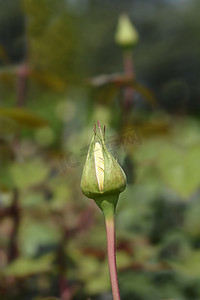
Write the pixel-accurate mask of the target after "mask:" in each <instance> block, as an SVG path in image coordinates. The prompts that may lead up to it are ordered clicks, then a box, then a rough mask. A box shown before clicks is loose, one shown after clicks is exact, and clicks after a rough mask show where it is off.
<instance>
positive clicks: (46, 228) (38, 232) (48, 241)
mask: <svg viewBox="0 0 200 300" xmlns="http://www.w3.org/2000/svg"><path fill="white" fill-rule="evenodd" d="M59 239H60V232H59V231H58V229H57V227H56V226H53V225H52V224H48V223H45V221H38V220H37V222H36V221H35V220H31V219H30V218H26V219H25V220H22V221H21V225H20V231H19V248H20V251H21V253H22V254H23V255H25V256H29V257H30V256H35V255H37V254H38V251H39V249H40V247H48V246H51V245H55V244H56V243H58V241H59Z"/></svg>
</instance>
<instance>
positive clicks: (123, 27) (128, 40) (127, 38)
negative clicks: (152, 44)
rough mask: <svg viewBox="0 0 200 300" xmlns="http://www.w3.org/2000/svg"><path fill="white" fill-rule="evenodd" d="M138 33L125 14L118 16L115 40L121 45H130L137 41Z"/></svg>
mask: <svg viewBox="0 0 200 300" xmlns="http://www.w3.org/2000/svg"><path fill="white" fill-rule="evenodd" d="M138 39H139V37H138V33H137V30H136V29H135V27H134V26H133V24H132V23H131V21H130V19H129V18H128V16H127V15H125V14H123V15H121V16H120V17H119V21H118V26H117V31H116V34H115V41H116V43H117V44H118V45H120V46H122V47H131V46H134V45H135V44H137V42H138Z"/></svg>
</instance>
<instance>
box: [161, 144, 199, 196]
mask: <svg viewBox="0 0 200 300" xmlns="http://www.w3.org/2000/svg"><path fill="white" fill-rule="evenodd" d="M199 153H200V146H199V145H198V146H194V147H192V148H191V149H189V150H180V149H177V147H173V146H166V147H165V149H164V150H163V151H161V152H160V155H158V168H159V169H160V172H161V176H162V177H163V179H164V181H165V183H166V184H167V185H168V186H169V187H171V188H172V189H173V190H174V191H175V192H177V193H178V194H179V195H180V196H182V197H184V198H187V197H190V196H191V195H192V194H193V193H194V192H195V191H196V190H197V188H198V187H199V185H200V179H199V178H200V169H199V167H198V161H199Z"/></svg>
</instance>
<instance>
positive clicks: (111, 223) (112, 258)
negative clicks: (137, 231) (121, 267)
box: [105, 216, 120, 300]
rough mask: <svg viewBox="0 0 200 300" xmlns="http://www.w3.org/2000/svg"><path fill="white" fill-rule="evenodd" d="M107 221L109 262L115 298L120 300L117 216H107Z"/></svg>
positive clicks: (114, 299)
mask: <svg viewBox="0 0 200 300" xmlns="http://www.w3.org/2000/svg"><path fill="white" fill-rule="evenodd" d="M105 223H106V235H107V252H108V264H109V271H110V280H111V287H112V294H113V300H120V294H119V286H118V279H117V267H116V255H115V217H114V216H113V217H112V218H105Z"/></svg>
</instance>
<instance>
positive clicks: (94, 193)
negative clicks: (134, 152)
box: [81, 126, 126, 200]
mask: <svg viewBox="0 0 200 300" xmlns="http://www.w3.org/2000/svg"><path fill="white" fill-rule="evenodd" d="M99 131H100V136H98V135H97V133H96V129H95V130H94V136H93V138H92V141H91V143H90V146H89V150H88V154H87V158H86V162H85V166H84V169H83V175H82V179H81V189H82V192H83V194H84V195H85V196H87V197H88V198H91V199H94V200H97V199H98V198H99V197H102V196H105V195H106V196H107V195H116V196H117V198H118V196H119V194H120V193H121V192H122V191H123V190H124V189H125V187H126V175H125V173H124V171H123V170H122V168H121V167H120V165H119V164H118V162H117V161H116V160H115V159H114V157H113V156H112V154H111V153H110V152H109V151H108V149H107V147H106V145H105V136H103V134H102V132H101V128H100V126H99Z"/></svg>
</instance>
